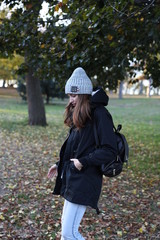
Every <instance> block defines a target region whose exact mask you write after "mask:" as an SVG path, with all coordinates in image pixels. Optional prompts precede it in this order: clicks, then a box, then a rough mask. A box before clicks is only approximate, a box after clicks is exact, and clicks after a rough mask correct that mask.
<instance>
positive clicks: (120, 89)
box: [119, 81, 123, 99]
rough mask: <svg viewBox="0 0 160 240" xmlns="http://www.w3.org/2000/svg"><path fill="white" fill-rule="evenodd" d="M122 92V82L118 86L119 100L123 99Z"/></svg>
mask: <svg viewBox="0 0 160 240" xmlns="http://www.w3.org/2000/svg"><path fill="white" fill-rule="evenodd" d="M122 90H123V81H121V82H120V84H119V99H122V98H123V93H122Z"/></svg>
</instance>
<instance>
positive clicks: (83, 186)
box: [53, 90, 117, 209]
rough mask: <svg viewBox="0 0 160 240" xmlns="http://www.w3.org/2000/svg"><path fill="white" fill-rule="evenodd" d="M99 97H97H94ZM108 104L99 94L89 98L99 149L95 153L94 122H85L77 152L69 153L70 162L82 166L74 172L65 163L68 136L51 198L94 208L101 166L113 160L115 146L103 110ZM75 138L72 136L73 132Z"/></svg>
mask: <svg viewBox="0 0 160 240" xmlns="http://www.w3.org/2000/svg"><path fill="white" fill-rule="evenodd" d="M97 95H98V97H97ZM107 103H108V96H107V95H106V94H105V93H104V92H103V90H100V91H99V92H98V93H96V94H95V95H94V96H93V97H92V106H93V108H94V109H93V111H92V116H94V117H93V118H94V121H95V122H96V124H97V131H98V136H99V139H100V144H101V148H99V149H96V147H95V138H94V130H93V119H92V121H91V120H90V121H88V122H87V123H86V125H85V127H84V128H83V129H81V131H80V134H79V136H78V137H79V143H78V145H77V148H76V149H72V156H70V158H77V159H78V160H79V161H80V162H81V163H82V165H83V168H82V170H81V171H79V170H78V169H76V168H75V166H74V163H73V162H71V161H70V160H69V159H70V158H69V159H68V160H67V161H66V159H65V161H64V158H65V157H64V153H65V156H66V152H65V150H66V146H67V142H68V141H69V137H71V136H72V134H73V129H71V130H70V132H69V136H68V138H67V139H66V141H65V142H64V144H63V146H62V148H61V151H60V161H59V164H58V176H57V179H56V185H55V188H54V192H53V194H58V195H61V196H63V197H64V198H65V199H67V200H68V201H70V202H72V203H77V204H81V205H86V206H91V207H93V208H95V209H96V208H97V204H98V200H99V196H100V193H101V188H102V174H101V171H100V166H101V165H102V164H103V163H106V162H109V161H111V160H112V159H114V158H115V157H116V154H117V146H116V139H115V135H114V132H113V122H112V119H111V117H110V114H109V113H108V111H107V110H106V108H105V107H104V105H106V104H107ZM74 137H75V132H74Z"/></svg>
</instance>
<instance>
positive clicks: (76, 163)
mask: <svg viewBox="0 0 160 240" xmlns="http://www.w3.org/2000/svg"><path fill="white" fill-rule="evenodd" d="M70 160H71V161H72V162H74V166H75V167H76V168H77V169H78V170H79V171H80V170H81V169H82V167H83V165H82V164H81V163H80V161H79V160H78V159H76V158H72V159H70Z"/></svg>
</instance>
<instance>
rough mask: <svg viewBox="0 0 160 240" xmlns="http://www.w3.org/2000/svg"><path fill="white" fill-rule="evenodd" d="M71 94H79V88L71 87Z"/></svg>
mask: <svg viewBox="0 0 160 240" xmlns="http://www.w3.org/2000/svg"><path fill="white" fill-rule="evenodd" d="M71 92H73V93H76V92H79V88H78V87H77V86H71Z"/></svg>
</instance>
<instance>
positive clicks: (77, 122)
mask: <svg viewBox="0 0 160 240" xmlns="http://www.w3.org/2000/svg"><path fill="white" fill-rule="evenodd" d="M88 119H91V106H90V95H88V94H78V100H77V103H76V106H75V107H74V106H73V105H72V104H71V103H68V105H67V106H66V110H65V113H64V124H65V125H67V126H68V127H72V126H75V127H76V128H77V129H81V128H83V127H84V126H85V123H86V121H87V120H88Z"/></svg>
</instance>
